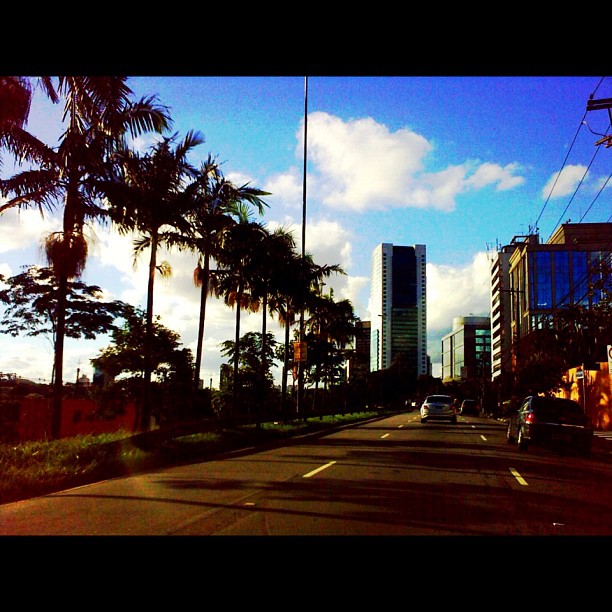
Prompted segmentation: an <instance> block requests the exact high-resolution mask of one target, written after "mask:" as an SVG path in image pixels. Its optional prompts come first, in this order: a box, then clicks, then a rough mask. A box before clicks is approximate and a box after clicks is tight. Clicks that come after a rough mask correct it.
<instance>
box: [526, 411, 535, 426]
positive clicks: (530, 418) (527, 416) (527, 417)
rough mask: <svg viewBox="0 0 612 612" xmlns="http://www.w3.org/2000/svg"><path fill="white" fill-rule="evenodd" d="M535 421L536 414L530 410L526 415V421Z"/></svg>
mask: <svg viewBox="0 0 612 612" xmlns="http://www.w3.org/2000/svg"><path fill="white" fill-rule="evenodd" d="M534 421H535V414H533V412H529V413H528V414H527V415H526V416H525V423H529V424H531V423H533V422H534Z"/></svg>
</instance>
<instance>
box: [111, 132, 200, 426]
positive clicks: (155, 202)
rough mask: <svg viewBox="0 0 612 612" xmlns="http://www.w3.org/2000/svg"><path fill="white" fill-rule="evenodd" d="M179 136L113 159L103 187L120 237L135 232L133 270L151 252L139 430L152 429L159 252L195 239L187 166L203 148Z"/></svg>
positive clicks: (165, 269) (192, 174) (165, 268)
mask: <svg viewBox="0 0 612 612" xmlns="http://www.w3.org/2000/svg"><path fill="white" fill-rule="evenodd" d="M177 136H178V135H177V134H176V133H175V134H173V135H172V136H170V137H165V138H163V139H162V140H161V141H159V142H158V143H157V144H155V145H153V147H151V149H150V151H147V152H146V153H144V154H142V155H140V154H138V153H135V152H134V151H130V150H127V149H125V150H123V151H122V152H121V153H120V154H118V155H117V156H116V157H115V160H114V161H115V167H114V171H115V174H114V175H113V176H109V177H108V180H107V182H106V183H104V184H103V185H101V186H100V189H102V190H103V191H104V193H105V194H106V196H107V198H108V202H109V215H110V217H111V219H112V220H113V222H114V223H116V224H117V227H118V229H119V231H120V232H122V233H131V232H136V233H139V234H140V238H137V239H135V240H134V265H136V263H137V260H138V257H139V255H140V254H141V253H142V252H143V251H145V250H147V249H149V251H150V253H149V273H148V283H147V317H146V337H145V351H144V352H145V355H144V358H145V366H144V375H143V401H142V410H141V428H142V429H143V430H146V429H148V428H149V421H150V417H151V405H150V401H151V398H150V388H151V374H152V367H151V360H150V347H151V346H152V345H151V342H152V335H153V310H154V308H153V297H154V285H155V274H156V272H159V273H161V274H162V276H169V275H170V273H171V269H170V267H169V265H168V264H167V262H161V263H160V264H158V262H157V255H158V248H159V247H160V246H162V245H164V246H167V247H173V246H174V247H178V248H183V247H184V243H185V236H189V235H190V234H191V224H190V222H189V213H190V212H191V210H192V207H193V199H192V198H193V190H194V181H195V180H196V177H197V170H196V168H195V167H194V166H192V165H191V164H190V163H189V162H188V161H187V156H188V154H189V152H190V151H191V150H192V149H193V148H194V147H196V146H198V145H200V144H201V143H202V142H204V138H203V136H202V135H201V134H199V133H198V132H193V131H189V132H188V133H187V135H186V136H185V138H184V139H183V140H181V141H179V142H177Z"/></svg>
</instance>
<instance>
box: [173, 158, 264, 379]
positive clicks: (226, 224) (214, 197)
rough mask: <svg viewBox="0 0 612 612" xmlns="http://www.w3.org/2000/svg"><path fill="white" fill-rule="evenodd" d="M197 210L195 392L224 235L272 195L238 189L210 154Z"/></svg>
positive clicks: (198, 187) (199, 180)
mask: <svg viewBox="0 0 612 612" xmlns="http://www.w3.org/2000/svg"><path fill="white" fill-rule="evenodd" d="M194 187H195V188H194V194H193V195H194V199H195V202H194V209H193V211H192V212H191V213H190V215H189V222H190V224H191V234H190V236H185V239H186V246H187V248H190V249H192V250H193V251H195V252H196V253H198V256H199V257H198V265H197V267H196V268H195V270H194V276H193V278H194V284H195V286H196V287H199V288H200V315H199V321H198V343H197V349H196V362H195V371H194V377H193V378H194V389H197V388H198V385H199V380H200V370H201V363H202V347H203V343H204V323H205V319H206V300H207V297H208V295H213V294H217V293H218V275H217V274H214V273H211V270H210V265H211V261H212V260H217V259H219V258H220V256H221V249H222V245H223V235H224V232H225V231H227V230H228V229H229V228H230V227H231V226H232V225H233V224H234V223H235V219H234V217H238V216H239V215H240V208H239V207H240V205H241V204H244V203H248V204H251V205H252V206H254V207H256V209H257V210H258V212H259V214H263V208H264V206H267V204H266V203H265V202H264V201H263V200H262V199H261V197H262V196H266V195H269V194H268V193H267V192H265V191H261V190H259V189H255V188H253V187H249V186H248V184H246V185H242V186H240V187H236V186H235V185H234V184H233V183H231V182H230V181H228V180H226V179H225V178H224V177H223V174H222V173H221V171H220V169H219V166H218V164H217V162H216V160H214V159H213V158H212V157H211V156H210V155H209V156H208V159H207V161H206V162H205V163H203V164H202V165H201V167H200V169H199V172H198V174H197V176H196V181H195V184H194Z"/></svg>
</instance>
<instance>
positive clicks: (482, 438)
mask: <svg viewBox="0 0 612 612" xmlns="http://www.w3.org/2000/svg"><path fill="white" fill-rule="evenodd" d="M480 437H481V438H482V439H483V440H484V441H485V442H486V441H487V439H486V438H485V437H484V436H483V435H482V434H480Z"/></svg>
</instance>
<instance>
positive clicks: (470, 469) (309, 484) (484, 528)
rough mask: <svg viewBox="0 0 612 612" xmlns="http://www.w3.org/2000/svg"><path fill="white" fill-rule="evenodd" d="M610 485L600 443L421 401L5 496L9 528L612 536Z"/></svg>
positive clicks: (1, 530) (611, 471) (4, 527)
mask: <svg viewBox="0 0 612 612" xmlns="http://www.w3.org/2000/svg"><path fill="white" fill-rule="evenodd" d="M609 444H612V442H610V443H609ZM611 485H612V463H611V462H609V461H603V460H600V459H598V457H597V456H596V455H594V456H593V457H591V458H583V457H579V456H571V455H561V454H559V453H557V452H554V451H551V450H545V449H537V448H534V447H532V448H530V449H529V451H527V452H524V451H519V450H518V448H517V447H516V446H514V445H508V444H507V442H506V437H505V426H504V425H503V424H502V423H498V422H497V421H495V420H492V419H486V418H477V417H463V416H460V417H459V422H458V423H457V425H452V424H447V423H427V424H421V423H420V419H419V415H418V412H416V411H415V412H411V413H404V414H397V415H393V416H388V417H385V418H382V419H379V420H375V421H370V422H368V423H362V424H360V425H357V426H351V427H346V428H343V429H340V430H338V431H335V432H333V433H328V434H326V435H324V436H321V437H312V436H310V437H308V436H307V437H303V438H299V439H295V440H293V441H292V442H291V443H289V444H287V445H285V446H281V447H277V448H272V449H266V450H260V451H257V450H251V451H243V452H236V453H232V454H229V455H227V456H225V457H223V458H216V459H214V460H210V461H205V462H202V463H196V464H192V465H184V466H178V467H172V468H167V469H163V470H159V471H155V472H150V473H144V474H135V475H132V476H128V477H123V478H116V479H112V480H107V481H104V482H99V483H95V484H90V485H86V486H82V487H78V488H74V489H70V490H66V491H61V492H58V493H55V494H51V495H46V496H42V497H38V498H34V499H29V500H24V501H19V502H15V503H11V504H5V505H2V506H0V535H14V536H19V535H44V536H51V535H53V536H63V535H81V536H92V535H124V536H128V535H137V536H154V535H172V536H198V535H239V536H242V535H293V536H301V535H307V536H310V535H335V536H339V535H354V536H359V535H393V536H397V535H415V536H429V535H445V536H454V535H459V536H471V535H612V486H611Z"/></svg>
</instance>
